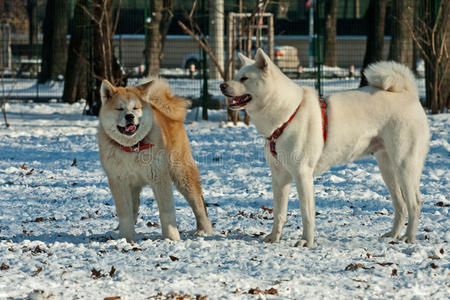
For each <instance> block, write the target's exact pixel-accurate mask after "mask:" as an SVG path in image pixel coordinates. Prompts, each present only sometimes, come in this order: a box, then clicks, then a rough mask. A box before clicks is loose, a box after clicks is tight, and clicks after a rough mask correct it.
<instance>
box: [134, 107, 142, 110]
mask: <svg viewBox="0 0 450 300" xmlns="http://www.w3.org/2000/svg"><path fill="white" fill-rule="evenodd" d="M138 109H141V108H140V107H135V108H133V110H138Z"/></svg>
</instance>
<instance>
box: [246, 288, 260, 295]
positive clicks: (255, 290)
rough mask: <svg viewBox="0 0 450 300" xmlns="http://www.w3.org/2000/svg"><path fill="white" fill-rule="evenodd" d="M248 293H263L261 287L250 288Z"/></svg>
mask: <svg viewBox="0 0 450 300" xmlns="http://www.w3.org/2000/svg"><path fill="white" fill-rule="evenodd" d="M247 293H248V294H250V295H257V294H262V291H261V290H260V289H259V288H254V289H249V290H248V292H247Z"/></svg>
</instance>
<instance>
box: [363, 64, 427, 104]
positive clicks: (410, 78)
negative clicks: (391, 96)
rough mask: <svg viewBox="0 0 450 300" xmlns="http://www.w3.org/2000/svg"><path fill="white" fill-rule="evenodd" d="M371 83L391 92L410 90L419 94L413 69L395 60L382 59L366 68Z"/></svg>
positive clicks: (409, 91) (365, 71) (365, 72)
mask: <svg viewBox="0 0 450 300" xmlns="http://www.w3.org/2000/svg"><path fill="white" fill-rule="evenodd" d="M364 75H365V76H366V78H367V81H368V82H369V85H371V86H373V87H377V88H380V89H382V90H385V91H389V92H394V93H395V92H408V93H411V94H414V95H416V96H417V95H418V92H417V86H416V78H415V77H414V74H413V73H412V72H411V70H410V69H409V68H408V67H407V66H405V65H402V64H400V63H397V62H395V61H382V62H377V63H374V64H371V65H369V66H368V67H367V68H366V69H365V70H364Z"/></svg>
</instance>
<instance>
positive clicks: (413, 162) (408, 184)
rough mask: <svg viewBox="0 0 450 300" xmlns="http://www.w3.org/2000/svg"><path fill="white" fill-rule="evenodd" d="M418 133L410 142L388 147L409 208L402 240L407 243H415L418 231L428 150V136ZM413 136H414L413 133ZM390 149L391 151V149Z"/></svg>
mask: <svg viewBox="0 0 450 300" xmlns="http://www.w3.org/2000/svg"><path fill="white" fill-rule="evenodd" d="M420 133H421V132H419V133H416V134H415V136H414V138H411V139H408V141H410V144H407V145H403V147H401V148H400V147H399V146H397V148H394V147H391V148H390V149H389V148H386V149H387V151H388V154H389V157H390V158H391V160H392V162H393V165H394V168H395V174H396V177H397V179H398V183H399V185H400V190H401V194H402V196H403V199H404V200H405V203H406V207H407V210H408V226H407V227H406V233H405V235H403V236H402V237H400V239H401V240H403V241H405V242H407V243H414V241H415V239H416V231H417V226H418V223H419V216H420V209H421V207H422V202H421V201H420V193H419V184H420V174H421V173H422V169H423V165H424V161H425V156H426V153H427V150H428V144H427V142H428V141H427V140H426V136H424V135H422V136H421V134H420ZM411 136H413V135H412V134H411ZM389 150H390V151H389Z"/></svg>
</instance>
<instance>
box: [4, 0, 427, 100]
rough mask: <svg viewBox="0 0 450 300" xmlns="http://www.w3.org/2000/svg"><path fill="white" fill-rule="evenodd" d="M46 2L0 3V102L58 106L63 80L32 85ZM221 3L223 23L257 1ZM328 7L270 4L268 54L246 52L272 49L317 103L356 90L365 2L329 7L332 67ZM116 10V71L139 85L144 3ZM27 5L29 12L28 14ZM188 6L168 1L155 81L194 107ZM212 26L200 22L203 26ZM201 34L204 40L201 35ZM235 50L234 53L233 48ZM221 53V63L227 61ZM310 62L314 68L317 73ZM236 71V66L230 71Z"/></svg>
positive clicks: (197, 71) (212, 84)
mask: <svg viewBox="0 0 450 300" xmlns="http://www.w3.org/2000/svg"><path fill="white" fill-rule="evenodd" d="M205 1H206V0H205ZM46 2H47V1H45V0H21V1H12V0H0V11H1V13H0V24H1V26H0V77H1V84H0V93H1V94H0V95H1V97H2V98H3V99H7V100H33V101H61V97H62V94H63V88H64V83H63V81H64V76H65V74H60V76H58V79H57V80H53V81H51V82H46V83H43V84H38V82H37V77H38V74H39V72H40V71H41V66H40V64H41V53H42V41H43V30H42V29H43V22H44V19H45V11H46V10H45V5H46ZM75 2H76V1H75V0H69V3H70V4H69V5H68V7H69V8H68V12H67V22H68V28H69V32H68V35H67V43H69V40H70V34H71V32H70V28H71V26H70V25H71V23H72V18H73V11H74V7H75ZM117 2H118V1H117ZM225 2H226V3H225V15H226V16H228V15H229V14H230V13H242V12H244V13H249V12H252V10H253V9H254V8H255V7H257V1H244V0H240V1H239V0H237V1H225ZM314 2H315V3H314ZM331 2H333V1H324V0H322V1H320V0H319V1H294V0H292V1H285V0H282V1H276V2H275V1H273V2H272V3H271V4H269V5H268V6H267V8H266V10H265V12H266V13H269V14H271V15H272V16H273V30H274V32H273V34H274V35H273V48H270V47H269V46H268V45H267V42H260V44H259V45H253V49H254V48H255V47H256V46H260V47H263V48H265V49H266V51H267V50H268V49H273V53H270V54H271V57H272V58H273V59H274V61H275V63H276V64H277V65H278V66H279V67H280V68H281V69H282V70H283V71H285V73H286V74H287V75H288V76H289V77H291V78H292V79H294V80H295V81H296V82H297V83H298V84H300V85H307V86H314V87H316V88H318V89H319V91H320V93H321V94H323V95H325V96H326V95H328V94H330V93H332V92H335V91H338V90H342V89H347V88H348V89H350V88H356V87H358V86H359V82H360V78H359V76H360V70H361V68H362V65H363V61H364V55H365V51H366V33H367V28H368V26H369V24H368V21H367V17H366V16H367V13H368V10H369V3H370V1H369V0H348V1H345V0H341V1H335V2H336V3H337V7H336V11H335V18H336V23H335V24H334V25H332V26H334V27H333V28H332V29H333V30H334V31H335V33H336V37H335V38H334V44H332V45H333V47H334V48H332V51H333V54H332V55H334V56H335V58H334V64H333V65H329V66H327V65H324V52H326V51H330V49H329V48H328V45H329V44H326V43H325V39H326V35H327V33H328V32H329V31H330V28H329V27H327V26H328V25H327V24H326V19H327V6H328V5H330V3H331ZM120 3H121V6H120V11H119V9H118V8H117V7H116V9H115V14H117V13H119V18H118V23H117V27H116V31H115V35H114V39H113V48H114V53H115V56H116V57H117V59H118V60H119V62H120V65H121V66H122V68H123V72H125V74H126V76H127V77H128V84H135V83H137V82H139V81H141V80H142V79H143V74H144V70H145V65H144V64H145V60H144V49H145V45H146V41H147V39H148V33H147V32H146V30H145V24H146V22H148V21H149V20H151V18H152V12H151V9H149V6H148V4H149V3H150V1H144V0H142V1H140V0H122V1H120ZM116 4H117V3H116ZM32 5H34V6H33V7H31V6H32ZM191 6H192V1H182V0H179V1H176V0H175V1H174V4H173V9H172V14H173V19H172V22H171V24H170V27H169V30H168V34H167V36H166V40H165V43H164V50H163V55H162V59H161V66H160V67H161V69H160V76H162V77H165V78H167V79H168V80H169V82H170V84H171V85H172V87H173V89H174V92H175V93H176V94H178V95H181V96H183V97H186V98H190V99H193V100H198V99H200V98H201V95H202V80H201V78H202V72H205V71H208V70H204V69H202V67H201V66H202V64H201V59H202V55H201V48H200V46H199V44H198V43H197V42H196V41H195V40H194V39H193V38H192V37H191V36H189V35H186V34H185V33H184V32H183V31H182V29H181V28H180V26H179V25H178V24H177V21H178V20H186V15H187V14H189V12H190V10H191V8H192V7H191ZM321 7H322V8H321ZM321 9H322V10H321ZM387 9H388V12H387V17H386V20H385V30H384V31H385V38H384V46H383V57H384V58H385V59H387V58H388V57H389V50H390V41H391V39H390V34H391V27H392V17H391V14H390V11H391V8H390V7H389V6H388V8H387ZM194 16H195V17H196V18H197V20H200V19H201V18H208V16H210V14H209V13H208V11H199V10H198V9H197V11H196V12H195V15H194ZM226 16H225V20H227V18H226ZM213 21H214V20H208V22H209V23H211V22H213ZM199 24H200V25H201V24H203V23H202V22H199ZM261 25H263V24H261ZM228 26H229V24H226V23H225V33H226V32H227V28H228ZM200 27H201V26H200ZM314 28H315V31H314V30H313V29H314ZM201 29H202V30H203V32H204V34H205V35H206V36H207V35H208V28H201ZM225 33H224V34H225ZM225 39H226V37H225ZM239 42H242V41H238V42H237V44H239ZM244 42H248V40H247V41H244ZM94 43H95V41H94ZM236 49H237V50H236V51H239V50H240V49H239V47H237V46H236ZM225 51H227V50H225ZM252 53H254V52H252ZM414 53H415V55H416V56H415V57H416V61H415V64H414V67H415V66H417V65H419V68H418V69H416V71H418V72H419V75H420V72H423V69H421V68H420V61H419V60H418V59H417V57H418V56H417V53H416V52H414ZM228 54H229V53H226V55H225V56H226V57H228V56H229V55H228ZM86 63H87V64H92V63H93V62H92V61H87V62H86ZM317 63H320V64H321V68H320V71H321V72H319V73H318V72H317V67H316V64H317ZM210 66H211V65H210ZM237 68H238V67H237V66H236V68H234V69H235V70H236V69H237ZM68 71H69V72H70V70H68ZM66 72H67V71H66ZM319 75H320V76H319ZM220 81H221V79H220V78H216V79H210V80H208V83H207V84H208V93H209V94H210V95H211V96H212V97H213V98H214V97H216V98H217V99H221V98H223V97H222V96H221V93H220V92H219V88H218V85H219V83H220ZM218 101H219V102H220V100H218ZM218 106H220V104H219V105H218Z"/></svg>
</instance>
